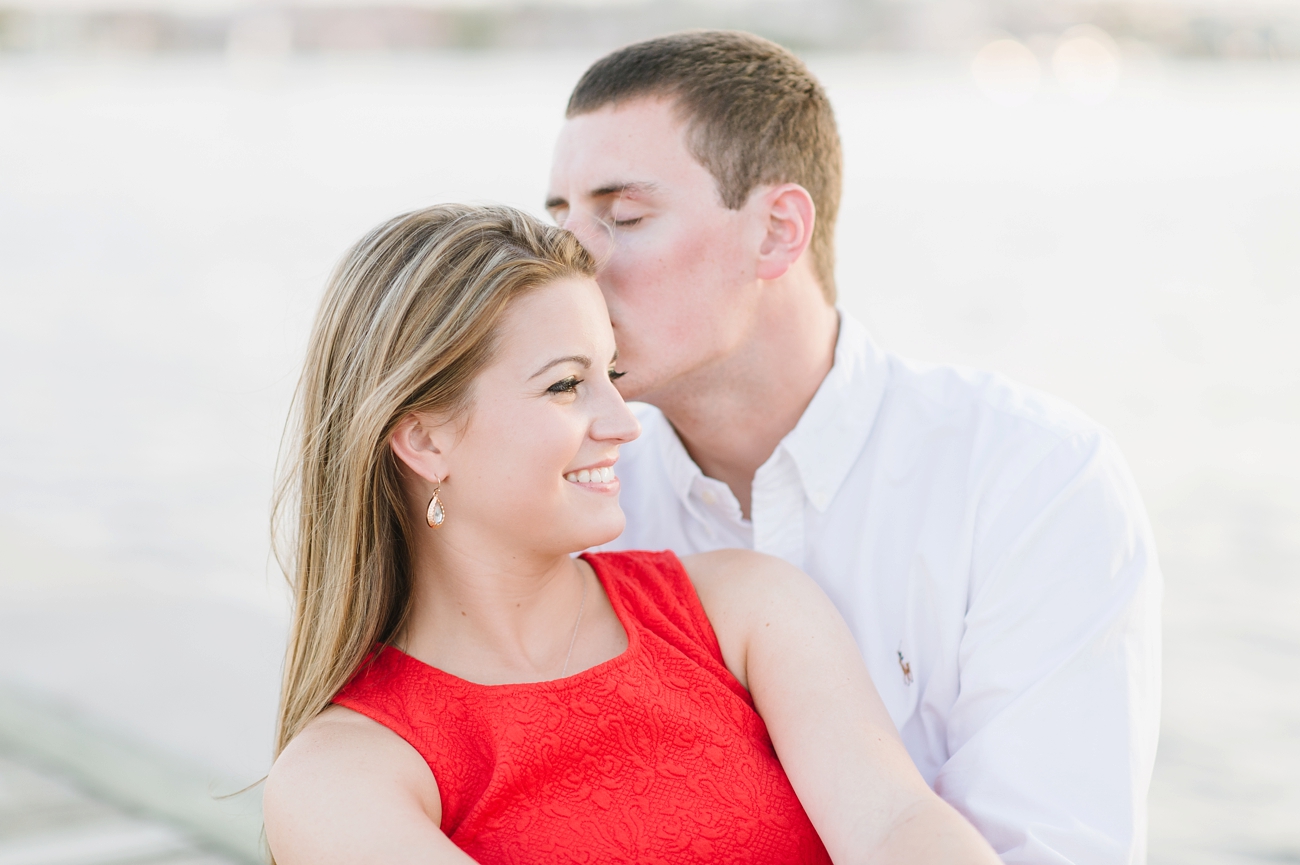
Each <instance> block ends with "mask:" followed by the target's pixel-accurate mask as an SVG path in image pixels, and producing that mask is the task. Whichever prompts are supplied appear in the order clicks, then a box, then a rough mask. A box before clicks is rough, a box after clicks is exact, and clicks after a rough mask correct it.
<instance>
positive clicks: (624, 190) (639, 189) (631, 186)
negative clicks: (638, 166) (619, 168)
mask: <svg viewBox="0 0 1300 865" xmlns="http://www.w3.org/2000/svg"><path fill="white" fill-rule="evenodd" d="M658 188H659V184H657V183H652V182H650V181H649V180H633V181H628V182H626V183H607V184H605V185H604V186H601V187H599V188H597V189H593V190H592V191H591V192H590V193H588V194H589V195H590V196H591V197H592V198H606V197H608V196H610V195H628V194H631V195H637V194H644V193H647V192H654V191H655V190H656V189H658Z"/></svg>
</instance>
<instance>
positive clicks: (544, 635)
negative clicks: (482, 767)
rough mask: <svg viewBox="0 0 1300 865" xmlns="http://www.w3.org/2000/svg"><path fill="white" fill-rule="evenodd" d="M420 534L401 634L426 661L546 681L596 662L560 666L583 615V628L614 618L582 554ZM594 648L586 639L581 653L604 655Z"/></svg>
mask: <svg viewBox="0 0 1300 865" xmlns="http://www.w3.org/2000/svg"><path fill="white" fill-rule="evenodd" d="M440 534H441V533H440ZM449 534H450V533H449ZM425 540H426V542H425V543H422V544H420V545H419V546H418V548H417V550H416V551H415V557H414V562H413V568H412V570H413V575H414V581H413V582H414V585H413V598H412V606H411V611H410V615H409V617H408V619H407V623H406V626H405V628H404V629H403V632H402V634H401V636H400V638H399V640H398V641H397V643H398V645H399V647H400V648H402V649H403V651H405V652H407V654H410V655H412V656H413V657H415V658H417V659H419V660H421V661H423V662H424V663H427V664H429V665H431V666H434V667H437V668H438V669H440V670H443V671H445V672H448V673H451V674H453V675H455V676H459V677H460V678H463V679H467V680H469V681H472V682H478V683H480V684H506V683H520V682H538V681H548V680H551V679H556V678H560V676H561V673H562V672H568V673H572V672H576V671H577V670H580V669H585V668H586V667H587V666H591V665H592V664H591V663H585V664H582V663H580V664H576V665H575V664H573V663H570V664H569V665H568V670H567V671H565V662H566V660H569V657H568V653H569V649H570V647H573V646H576V644H577V639H576V638H575V633H576V632H577V630H578V627H579V616H580V615H581V616H582V619H583V620H584V621H585V622H586V628H585V630H584V632H583V633H584V634H585V635H594V634H602V633H606V632H608V630H609V628H608V625H609V620H610V619H611V618H612V619H613V621H614V623H615V624H616V625H617V617H614V616H613V610H612V608H610V607H609V601H608V599H607V598H606V597H605V594H604V592H603V591H602V590H601V589H600V586H599V581H598V580H597V579H596V577H595V574H594V573H593V572H592V571H591V568H590V566H589V565H587V564H586V563H585V562H581V561H579V560H576V559H574V558H572V557H570V556H568V555H563V554H561V555H553V556H544V557H538V556H526V555H522V554H520V553H519V551H511V550H508V549H503V548H501V547H499V546H498V547H496V548H495V549H493V548H488V547H487V546H486V545H482V544H462V543H457V540H458V539H457V538H455V537H454V536H448V537H436V538H434V537H430V538H427V539H425ZM618 630H619V633H620V635H621V630H622V629H621V627H620V628H619V629H618ZM605 642H608V641H607V640H606V641H605ZM593 648H596V647H595V646H593V645H592V642H591V640H589V639H585V640H584V643H583V644H582V650H581V652H579V653H578V655H579V659H580V660H587V661H590V660H591V659H592V658H593V657H595V658H596V661H595V662H596V663H599V662H600V661H602V660H607V659H608V658H607V657H599V656H600V655H602V654H603V651H596V652H593V651H592V649H593ZM607 648H609V647H607ZM612 648H615V649H617V651H614V652H613V654H617V653H618V651H621V648H618V647H617V646H614V647H612ZM613 654H609V655H608V657H613Z"/></svg>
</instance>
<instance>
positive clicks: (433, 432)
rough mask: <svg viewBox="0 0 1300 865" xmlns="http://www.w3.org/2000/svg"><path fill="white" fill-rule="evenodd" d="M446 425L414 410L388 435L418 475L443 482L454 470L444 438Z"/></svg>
mask: <svg viewBox="0 0 1300 865" xmlns="http://www.w3.org/2000/svg"><path fill="white" fill-rule="evenodd" d="M446 426H447V425H446V424H444V423H438V422H437V421H435V420H434V418H432V417H431V416H429V415H427V414H423V413H416V412H412V413H411V414H408V415H407V416H406V417H404V418H402V419H401V420H400V421H398V422H397V426H396V427H394V428H393V432H392V433H391V434H390V435H389V437H388V444H389V447H391V448H392V449H393V453H395V454H396V455H397V458H398V459H399V460H401V461H402V463H403V465H405V466H406V467H407V468H408V469H410V470H411V471H412V472H414V473H415V474H416V475H419V476H420V477H422V478H424V479H425V480H426V481H428V482H429V483H431V484H437V483H440V482H442V481H443V480H445V479H446V478H447V475H448V474H450V473H451V471H450V468H449V467H448V465H447V455H446V453H445V452H444V451H445V450H446V448H445V447H444V446H443V441H442V439H443V438H444V436H445V435H446V433H447V429H446Z"/></svg>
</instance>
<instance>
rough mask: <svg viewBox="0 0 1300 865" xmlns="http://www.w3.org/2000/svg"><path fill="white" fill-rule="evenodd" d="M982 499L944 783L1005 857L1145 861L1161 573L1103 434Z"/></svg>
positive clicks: (1065, 445)
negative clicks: (984, 499)
mask: <svg viewBox="0 0 1300 865" xmlns="http://www.w3.org/2000/svg"><path fill="white" fill-rule="evenodd" d="M1008 486H1009V489H1008V490H1006V492H1005V493H1003V494H1001V495H996V496H995V495H990V496H989V497H988V498H986V501H985V502H984V504H983V505H982V506H981V507H982V511H983V512H982V513H981V514H980V518H979V520H978V521H977V526H976V535H975V544H974V548H973V552H972V571H971V594H970V597H969V603H968V609H967V613H966V617H965V632H964V634H963V636H962V640H961V644H960V650H959V664H960V691H959V695H958V698H957V701H956V703H955V704H954V705H953V708H952V712H951V715H950V717H949V720H948V726H947V737H948V743H947V744H948V754H949V755H950V756H949V758H948V760H947V761H946V762H945V763H944V765H943V766H942V767H941V769H940V771H939V773H938V775H937V777H936V779H935V789H936V791H937V792H938V793H939V794H940V795H941V796H942V797H943V798H944V799H946V800H947V801H948V802H950V803H952V804H953V805H954V806H955V807H956V808H957V809H958V810H959V811H961V812H962V813H963V814H965V815H966V817H967V818H968V819H969V820H970V821H971V822H972V823H973V824H974V825H975V826H976V827H977V828H978V829H979V830H980V832H981V833H982V834H983V835H984V836H985V837H986V838H987V839H988V840H989V841H990V842H991V843H992V844H993V847H994V849H995V850H997V851H998V853H999V855H1000V856H1001V857H1002V859H1003V861H1004V862H1006V863H1007V865H1013V863H1014V865H1020V863H1035V865H1047V863H1073V865H1102V863H1106V865H1113V863H1142V862H1145V859H1146V817H1147V809H1146V801H1147V789H1148V786H1149V784H1150V779H1151V770H1152V766H1153V763H1154V759H1155V749H1156V739H1157V735H1158V730H1159V711H1160V710H1159V707H1160V594H1161V577H1160V570H1159V565H1158V563H1157V560H1156V553H1155V546H1154V542H1153V540H1152V536H1151V529H1150V525H1149V523H1148V520H1147V517H1146V513H1145V509H1144V508H1143V505H1142V501H1141V498H1140V496H1139V494H1138V492H1137V489H1136V486H1135V484H1134V482H1133V479H1132V477H1131V476H1130V474H1129V471H1128V468H1127V467H1126V465H1125V463H1124V461H1123V458H1122V457H1121V456H1120V454H1119V451H1118V448H1117V447H1116V446H1115V444H1114V442H1113V441H1112V440H1111V438H1110V437H1109V435H1107V434H1105V433H1102V432H1095V433H1081V434H1078V435H1075V436H1073V437H1071V438H1066V439H1064V440H1062V441H1061V442H1060V443H1059V444H1058V445H1057V446H1055V447H1054V448H1053V449H1052V450H1051V451H1050V452H1049V453H1048V454H1047V456H1046V457H1045V458H1043V459H1042V460H1041V461H1039V462H1038V463H1037V465H1035V466H1034V467H1033V468H1032V469H1031V470H1030V471H1029V472H1028V474H1027V475H1025V476H1024V477H1023V478H1022V479H1020V480H1018V481H1015V482H1012V483H1009V484H1008Z"/></svg>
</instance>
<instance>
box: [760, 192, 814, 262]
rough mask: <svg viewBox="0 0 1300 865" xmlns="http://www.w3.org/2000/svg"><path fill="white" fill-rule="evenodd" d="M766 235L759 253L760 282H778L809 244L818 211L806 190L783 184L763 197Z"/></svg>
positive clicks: (765, 193)
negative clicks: (763, 280)
mask: <svg viewBox="0 0 1300 865" xmlns="http://www.w3.org/2000/svg"><path fill="white" fill-rule="evenodd" d="M763 201H764V207H763V210H764V211H766V216H767V233H766V234H765V235H764V236H763V241H762V244H761V245H760V246H759V249H758V269H757V271H756V273H755V276H757V277H758V278H759V279H780V278H781V277H782V276H785V273H786V271H788V270H789V269H790V267H791V266H792V265H793V264H794V263H795V262H796V261H798V260H799V256H801V255H803V253H804V250H805V249H807V248H808V244H809V243H811V242H812V232H813V223H814V221H815V220H816V219H817V207H816V205H814V204H813V200H812V196H811V195H809V194H808V190H806V189H804V188H803V187H802V186H800V185H799V184H797V183H783V184H781V185H780V186H774V187H772V188H771V189H768V190H766V191H765V192H764V193H763Z"/></svg>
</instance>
